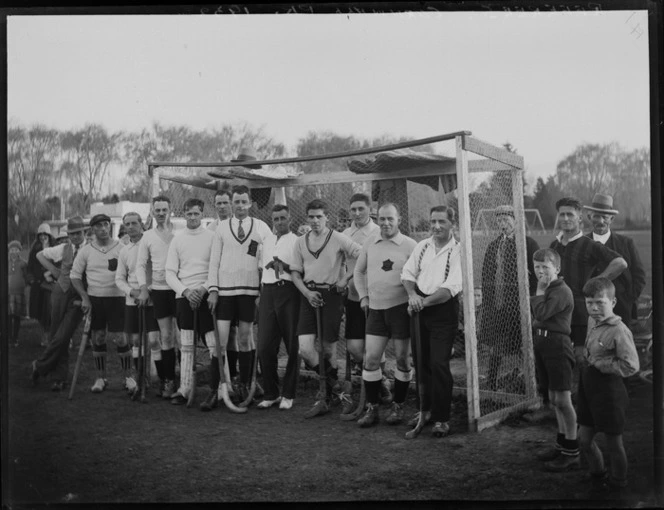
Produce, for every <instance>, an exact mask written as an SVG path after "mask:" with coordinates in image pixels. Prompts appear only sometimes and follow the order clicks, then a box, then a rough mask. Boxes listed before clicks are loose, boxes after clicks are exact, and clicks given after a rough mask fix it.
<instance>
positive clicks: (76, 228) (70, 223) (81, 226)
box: [66, 216, 88, 234]
mask: <svg viewBox="0 0 664 510" xmlns="http://www.w3.org/2000/svg"><path fill="white" fill-rule="evenodd" d="M86 228H88V227H87V226H86V225H85V221H83V218H82V217H81V216H72V217H71V218H69V219H68V220H67V230H66V231H67V232H68V233H70V234H73V233H74V232H81V231H82V230H85V229H86Z"/></svg>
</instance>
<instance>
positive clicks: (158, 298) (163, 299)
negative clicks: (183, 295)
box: [150, 289, 175, 319]
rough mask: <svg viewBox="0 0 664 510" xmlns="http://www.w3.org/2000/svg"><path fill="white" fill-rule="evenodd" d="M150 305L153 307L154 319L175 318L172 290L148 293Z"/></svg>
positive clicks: (173, 292) (173, 293)
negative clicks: (150, 300)
mask: <svg viewBox="0 0 664 510" xmlns="http://www.w3.org/2000/svg"><path fill="white" fill-rule="evenodd" d="M150 297H151V298H152V304H153V305H154V318H155V319H163V318H164V317H175V291H174V290H157V289H155V290H152V291H151V292H150Z"/></svg>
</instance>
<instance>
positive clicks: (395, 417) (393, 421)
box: [385, 402, 403, 425]
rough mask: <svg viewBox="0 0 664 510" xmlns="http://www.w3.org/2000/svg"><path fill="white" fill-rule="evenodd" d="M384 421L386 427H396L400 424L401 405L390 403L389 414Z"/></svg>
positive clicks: (401, 415)
mask: <svg viewBox="0 0 664 510" xmlns="http://www.w3.org/2000/svg"><path fill="white" fill-rule="evenodd" d="M385 421H386V422H387V423H388V425H397V424H399V423H401V422H402V421H403V404H397V403H396V402H392V408H391V409H390V414H388V415H387V418H385Z"/></svg>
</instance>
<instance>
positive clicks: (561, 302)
mask: <svg viewBox="0 0 664 510" xmlns="http://www.w3.org/2000/svg"><path fill="white" fill-rule="evenodd" d="M547 290H548V289H547ZM564 297H565V295H564V294H563V293H562V292H545V293H544V295H542V296H532V297H531V298H530V306H531V307H532V309H533V318H534V319H535V320H536V321H537V322H544V321H547V320H549V319H550V318H551V317H553V316H554V315H556V314H558V313H560V312H562V311H563V310H565V308H567V307H568V302H567V300H565V299H563V298H564Z"/></svg>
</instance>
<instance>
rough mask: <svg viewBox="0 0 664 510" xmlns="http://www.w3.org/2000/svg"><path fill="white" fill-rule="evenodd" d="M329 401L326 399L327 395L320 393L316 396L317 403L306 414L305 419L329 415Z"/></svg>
mask: <svg viewBox="0 0 664 510" xmlns="http://www.w3.org/2000/svg"><path fill="white" fill-rule="evenodd" d="M327 400H328V399H326V398H325V395H321V393H320V392H318V393H317V394H316V402H314V405H313V406H311V408H310V409H309V410H308V411H306V412H305V413H304V417H305V418H313V417H314V416H321V415H323V414H325V413H327V412H328V411H329V410H330V406H329V404H328V401H327Z"/></svg>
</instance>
